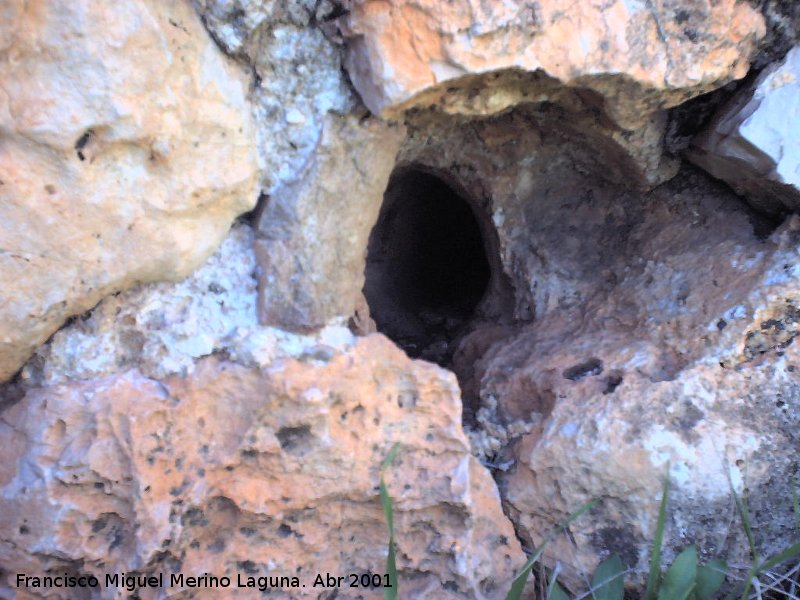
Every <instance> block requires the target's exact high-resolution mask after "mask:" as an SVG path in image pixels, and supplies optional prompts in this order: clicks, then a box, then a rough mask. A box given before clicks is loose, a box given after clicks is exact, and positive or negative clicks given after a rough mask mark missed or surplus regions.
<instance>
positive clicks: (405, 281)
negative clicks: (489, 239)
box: [364, 170, 491, 365]
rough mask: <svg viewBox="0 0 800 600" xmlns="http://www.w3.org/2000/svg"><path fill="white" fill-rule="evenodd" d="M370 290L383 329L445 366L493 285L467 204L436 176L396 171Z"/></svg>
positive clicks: (373, 244) (375, 239) (373, 249)
mask: <svg viewBox="0 0 800 600" xmlns="http://www.w3.org/2000/svg"><path fill="white" fill-rule="evenodd" d="M365 274H366V283H365V286H364V295H365V296H366V298H367V302H368V304H369V307H370V314H371V316H372V318H373V319H374V320H375V323H376V325H377V327H378V330H379V331H381V332H382V333H384V334H385V335H387V336H388V337H390V338H392V339H393V340H394V341H395V342H396V343H397V344H398V345H399V346H400V347H402V348H403V349H404V350H405V351H406V352H407V353H408V355H409V356H411V357H413V358H418V357H421V358H425V359H427V360H432V361H434V362H438V363H439V364H442V365H445V364H447V363H449V361H450V359H451V358H452V351H453V349H452V347H451V346H452V342H453V341H454V340H455V339H456V337H457V336H458V335H459V333H460V332H461V331H462V330H463V329H464V327H465V325H466V324H467V323H468V322H469V321H470V320H471V319H472V317H473V315H474V314H475V312H476V309H477V307H478V305H479V304H480V302H481V299H482V298H483V296H484V294H485V293H486V290H487V287H488V285H489V279H490V275H491V269H490V265H489V261H488V259H487V257H486V249H485V244H484V239H483V235H482V234H481V228H480V225H479V223H478V220H477V219H476V217H475V213H474V212H473V210H472V207H471V206H470V204H469V202H468V201H467V200H465V199H464V198H462V197H461V196H460V195H459V194H458V193H457V192H456V191H455V190H454V189H453V188H452V187H450V186H449V185H448V184H447V183H445V182H444V181H442V180H441V179H439V178H438V177H436V176H434V175H431V174H429V173H425V172H423V171H418V170H403V171H401V172H399V173H396V174H395V175H393V177H392V179H391V180H390V182H389V186H388V188H387V190H386V193H385V195H384V201H383V206H382V208H381V212H380V216H379V217H378V222H377V224H376V225H375V228H374V229H373V231H372V234H371V236H370V240H369V246H368V250H367V266H366V272H365Z"/></svg>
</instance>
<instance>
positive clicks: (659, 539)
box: [644, 463, 669, 600]
mask: <svg viewBox="0 0 800 600" xmlns="http://www.w3.org/2000/svg"><path fill="white" fill-rule="evenodd" d="M668 494H669V463H667V473H666V476H665V478H664V490H663V491H662V492H661V505H660V506H659V507H658V521H657V522H656V533H655V536H654V537H653V550H652V551H651V553H650V572H649V573H648V575H647V588H646V589H645V592H644V597H645V600H656V597H657V596H658V588H659V587H660V585H661V547H662V545H663V544H664V525H665V523H666V520H667V496H668Z"/></svg>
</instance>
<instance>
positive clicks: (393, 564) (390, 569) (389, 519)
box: [380, 443, 400, 600]
mask: <svg viewBox="0 0 800 600" xmlns="http://www.w3.org/2000/svg"><path fill="white" fill-rule="evenodd" d="M399 448H400V444H398V443H395V444H394V446H392V449H391V450H389V454H387V455H386V458H385V459H383V464H382V465H381V481H380V494H381V506H382V507H383V514H384V516H385V517H386V527H387V528H388V529H389V552H388V554H387V556H386V573H387V574H388V575H389V585H390V586H391V587H385V588H383V597H384V599H385V600H397V558H396V550H395V547H394V506H393V505H392V497H391V496H390V495H389V490H388V488H387V487H386V482H385V481H384V480H383V472H384V471H385V470H386V469H388V468H389V466H391V464H392V462H393V461H394V459H395V457H396V456H397V451H398V449H399Z"/></svg>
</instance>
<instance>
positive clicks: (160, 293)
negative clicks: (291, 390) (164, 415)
mask: <svg viewBox="0 0 800 600" xmlns="http://www.w3.org/2000/svg"><path fill="white" fill-rule="evenodd" d="M253 242H254V234H253V230H252V228H251V227H250V226H249V225H248V224H246V223H237V224H236V225H235V226H234V227H233V228H232V229H231V231H230V233H229V234H228V236H227V237H226V238H225V240H224V241H223V242H222V245H221V246H220V247H219V248H218V249H217V251H216V252H215V253H214V254H213V255H212V256H211V257H209V259H208V260H207V261H206V262H205V263H204V264H203V265H202V266H201V267H200V268H198V269H197V270H195V271H194V272H192V273H191V274H190V275H189V276H188V277H186V278H185V279H183V280H181V281H179V282H160V283H152V284H148V285H142V286H139V287H137V288H135V289H132V290H128V291H126V292H122V293H120V294H114V295H111V296H109V297H107V298H104V299H103V300H102V301H101V302H100V304H98V305H97V306H96V307H95V308H94V309H92V310H91V311H89V312H87V313H86V314H84V315H81V316H80V317H78V318H75V319H73V320H72V321H71V322H70V323H69V324H67V325H65V326H64V327H62V328H61V329H60V330H59V331H57V332H56V333H55V335H53V337H52V338H51V339H50V340H48V341H47V343H46V344H44V345H43V346H42V347H40V348H39V349H38V350H37V351H36V353H35V354H34V356H33V357H32V358H31V359H30V360H29V361H28V363H26V365H25V367H23V369H22V371H21V373H20V378H19V383H20V384H21V385H22V386H24V387H28V388H29V387H38V386H43V385H54V384H57V383H64V382H67V381H69V380H71V379H92V378H97V377H103V376H107V375H112V374H115V373H120V372H124V371H128V370H130V369H137V370H139V371H140V372H141V373H142V374H143V375H145V376H147V377H151V378H158V379H160V378H164V377H167V376H169V375H175V374H179V375H186V374H189V373H191V372H192V371H193V370H194V365H195V362H196V361H197V360H198V359H200V358H202V357H204V356H209V355H211V354H225V355H226V356H228V357H230V358H231V359H232V360H235V361H237V362H239V363H240V364H243V365H246V366H250V367H267V366H268V365H270V364H272V362H274V361H275V360H279V359H281V358H287V357H294V358H299V357H301V356H314V355H320V354H325V353H330V352H333V351H337V350H342V349H344V348H347V347H349V346H350V345H352V343H353V341H354V337H353V335H352V334H351V333H350V331H349V330H348V329H347V327H345V326H344V325H343V324H339V323H336V322H331V323H329V324H327V325H326V327H323V328H322V329H320V330H319V331H316V332H313V333H312V334H309V335H307V336H306V335H300V334H294V333H290V332H288V331H283V330H280V329H277V328H274V327H265V326H261V325H259V323H258V316H257V311H256V304H257V297H258V292H257V286H258V284H257V280H256V276H255V272H256V269H257V265H256V259H255V253H254V250H253ZM11 391H12V390H8V392H11ZM16 393H17V394H18V391H17V392H16ZM6 396H8V398H7V400H9V401H10V400H13V395H11V394H10V393H7V394H6ZM0 405H2V392H1V391H0Z"/></svg>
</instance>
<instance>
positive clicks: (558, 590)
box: [547, 573, 569, 600]
mask: <svg viewBox="0 0 800 600" xmlns="http://www.w3.org/2000/svg"><path fill="white" fill-rule="evenodd" d="M549 580H550V581H549V583H548V585H547V600H569V596H568V595H567V592H565V591H564V588H562V587H561V586H560V585H558V580H557V578H556V574H555V573H551V574H550V577H549Z"/></svg>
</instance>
